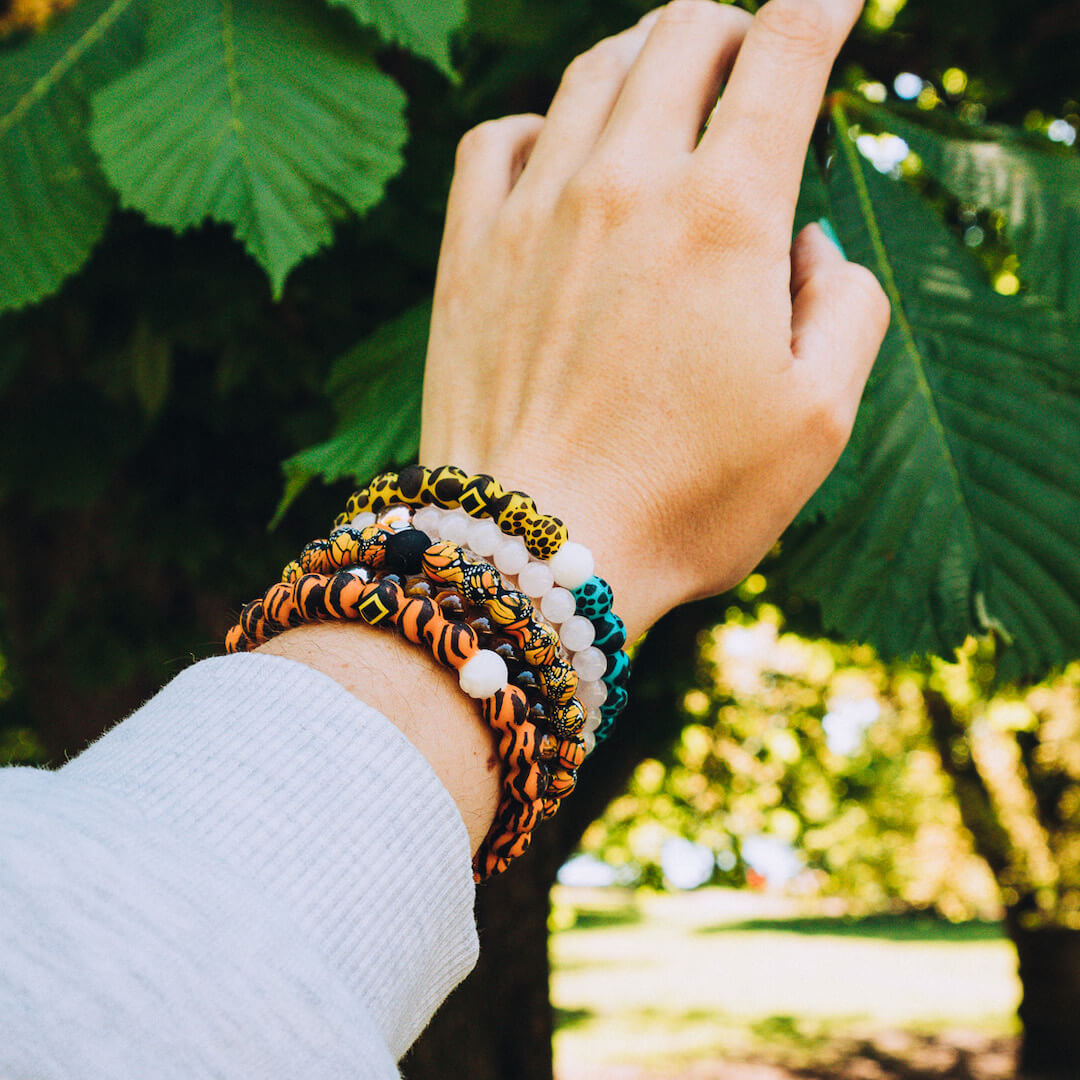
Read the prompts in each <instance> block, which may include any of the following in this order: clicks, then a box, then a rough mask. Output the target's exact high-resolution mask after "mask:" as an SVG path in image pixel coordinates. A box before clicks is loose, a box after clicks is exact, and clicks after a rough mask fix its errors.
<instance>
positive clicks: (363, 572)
mask: <svg viewBox="0 0 1080 1080" xmlns="http://www.w3.org/2000/svg"><path fill="white" fill-rule="evenodd" d="M349 573H350V574H352V576H353V577H354V578H359V579H360V580H361V581H363V582H365V583H366V582H368V581H370V580H371V571H370V570H369V569H368V568H367V567H366V566H350V567H349Z"/></svg>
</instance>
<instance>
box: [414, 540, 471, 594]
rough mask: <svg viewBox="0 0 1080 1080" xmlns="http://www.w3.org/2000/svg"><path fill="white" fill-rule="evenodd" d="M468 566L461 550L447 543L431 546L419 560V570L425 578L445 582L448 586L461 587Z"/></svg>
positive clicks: (455, 545)
mask: <svg viewBox="0 0 1080 1080" xmlns="http://www.w3.org/2000/svg"><path fill="white" fill-rule="evenodd" d="M468 565H469V564H468V563H467V562H466V561H465V559H464V558H463V557H462V554H461V548H459V547H458V546H457V544H451V543H449V542H443V543H439V544H432V545H431V547H429V548H428V549H427V551H425V552H424V556H423V558H422V559H421V568H422V569H423V571H424V573H425V575H427V577H429V578H431V580H432V581H445V582H446V583H447V584H448V585H463V584H464V582H465V569H466V567H467V566H468Z"/></svg>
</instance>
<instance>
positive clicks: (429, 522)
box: [412, 506, 442, 536]
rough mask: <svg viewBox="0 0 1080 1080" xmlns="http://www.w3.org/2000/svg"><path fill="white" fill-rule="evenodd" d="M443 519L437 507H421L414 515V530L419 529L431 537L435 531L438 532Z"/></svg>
mask: <svg viewBox="0 0 1080 1080" xmlns="http://www.w3.org/2000/svg"><path fill="white" fill-rule="evenodd" d="M441 518H442V514H441V513H440V512H439V508H438V507H437V506H421V507H420V509H419V510H417V511H416V513H415V514H413V519H412V525H413V528H414V529H419V530H420V531H421V532H422V533H427V534H428V536H431V535H432V533H433V531H435V532H437V531H438V528H439V521H440V519H441Z"/></svg>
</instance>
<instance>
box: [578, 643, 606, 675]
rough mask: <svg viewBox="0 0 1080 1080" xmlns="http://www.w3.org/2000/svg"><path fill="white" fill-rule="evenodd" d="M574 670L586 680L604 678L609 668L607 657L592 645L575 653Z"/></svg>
mask: <svg viewBox="0 0 1080 1080" xmlns="http://www.w3.org/2000/svg"><path fill="white" fill-rule="evenodd" d="M573 663H574V670H575V671H576V672H577V673H578V677H579V678H581V679H584V680H585V681H586V682H593V681H594V680H595V679H600V678H603V675H604V672H605V671H606V670H607V657H606V656H605V655H604V654H603V653H602V652H601V651H600V650H599V649H598V648H597V647H596V646H595V645H590V646H589V647H588V648H587V649H582V650H581V652H577V653H574V661H573Z"/></svg>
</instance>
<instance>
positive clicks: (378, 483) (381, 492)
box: [364, 472, 400, 514]
mask: <svg viewBox="0 0 1080 1080" xmlns="http://www.w3.org/2000/svg"><path fill="white" fill-rule="evenodd" d="M368 491H369V492H370V496H369V499H368V505H367V506H366V507H364V509H365V510H370V511H372V513H375V514H377V513H378V512H379V511H380V510H385V509H386V508H387V507H388V506H389V505H390V504H391V503H395V502H398V501H399V499H400V496H399V494H398V483H397V473H392V472H388V473H381V474H380V475H379V476H376V477H375V479H374V480H372V481H371V483H369V484H368Z"/></svg>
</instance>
